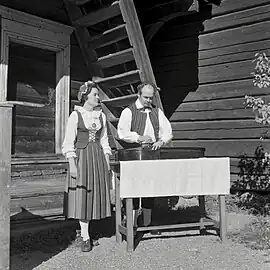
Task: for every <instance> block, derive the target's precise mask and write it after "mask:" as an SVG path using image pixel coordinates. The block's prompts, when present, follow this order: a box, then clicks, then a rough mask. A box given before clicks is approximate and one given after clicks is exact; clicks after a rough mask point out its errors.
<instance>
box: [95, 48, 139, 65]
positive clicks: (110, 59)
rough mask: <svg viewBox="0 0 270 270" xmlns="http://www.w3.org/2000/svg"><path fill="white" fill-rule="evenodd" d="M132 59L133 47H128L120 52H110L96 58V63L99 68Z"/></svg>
mask: <svg viewBox="0 0 270 270" xmlns="http://www.w3.org/2000/svg"><path fill="white" fill-rule="evenodd" d="M132 60H134V55H133V49H132V48H129V49H126V50H123V51H120V52H116V53H111V54H108V55H105V56H102V57H100V58H98V60H97V62H96V63H97V64H99V66H100V67H101V68H108V67H112V66H117V65H120V64H123V63H127V62H130V61H132Z"/></svg>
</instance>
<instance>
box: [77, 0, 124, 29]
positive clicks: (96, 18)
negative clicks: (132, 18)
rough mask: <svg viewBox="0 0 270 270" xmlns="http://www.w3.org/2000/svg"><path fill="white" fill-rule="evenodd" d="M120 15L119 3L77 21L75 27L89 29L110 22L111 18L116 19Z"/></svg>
mask: <svg viewBox="0 0 270 270" xmlns="http://www.w3.org/2000/svg"><path fill="white" fill-rule="evenodd" d="M119 14H121V11H120V7H119V2H115V3H114V4H112V5H111V6H108V7H105V8H102V9H100V10H98V11H95V12H91V13H89V14H87V15H85V16H83V17H82V18H80V19H78V20H76V21H75V22H74V25H75V26H80V27H88V26H92V25H95V24H97V23H99V22H103V21H105V20H108V19H110V18H113V17H116V16H117V15H119Z"/></svg>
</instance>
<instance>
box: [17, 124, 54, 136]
mask: <svg viewBox="0 0 270 270" xmlns="http://www.w3.org/2000/svg"><path fill="white" fill-rule="evenodd" d="M13 132H14V135H15V136H37V137H38V136H44V135H45V134H46V136H51V137H54V134H55V131H54V127H53V126H51V127H50V126H47V127H41V126H40V127H33V126H31V124H30V125H28V126H21V125H16V126H15V128H14V131H13Z"/></svg>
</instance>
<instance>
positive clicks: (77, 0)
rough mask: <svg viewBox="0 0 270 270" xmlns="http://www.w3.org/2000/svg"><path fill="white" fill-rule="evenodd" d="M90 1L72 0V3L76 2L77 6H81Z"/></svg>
mask: <svg viewBox="0 0 270 270" xmlns="http://www.w3.org/2000/svg"><path fill="white" fill-rule="evenodd" d="M90 1H92V0H72V2H74V4H76V5H77V6H82V5H84V4H87V3H88V2H90Z"/></svg>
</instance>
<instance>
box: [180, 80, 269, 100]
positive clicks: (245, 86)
mask: <svg viewBox="0 0 270 270" xmlns="http://www.w3.org/2000/svg"><path fill="white" fill-rule="evenodd" d="M175 91H177V89H175ZM245 91H246V93H247V94H254V95H255V94H256V95H257V94H258V95H264V94H269V92H268V90H267V88H258V87H255V86H253V82H252V79H251V78H250V79H246V80H236V81H235V80H232V81H228V82H220V83H210V84H204V85H200V86H199V87H198V89H197V90H196V92H192V93H189V95H188V96H187V97H186V98H185V101H187V102H188V101H199V100H201V101H203V100H209V99H220V98H230V97H242V96H245V94H244V93H245ZM232 94H233V95H232ZM196 95H197V96H196Z"/></svg>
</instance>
